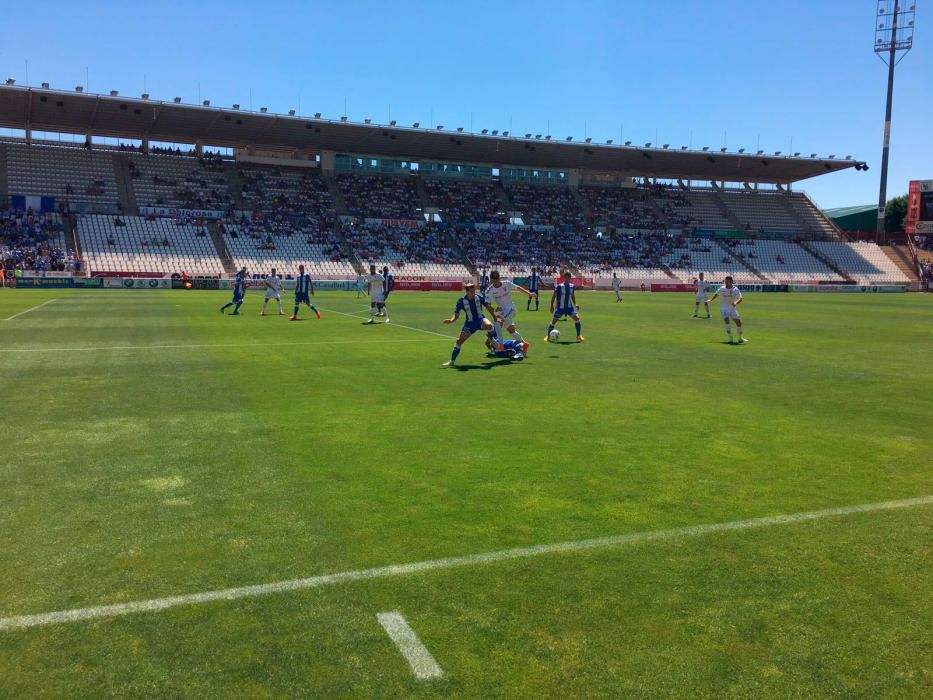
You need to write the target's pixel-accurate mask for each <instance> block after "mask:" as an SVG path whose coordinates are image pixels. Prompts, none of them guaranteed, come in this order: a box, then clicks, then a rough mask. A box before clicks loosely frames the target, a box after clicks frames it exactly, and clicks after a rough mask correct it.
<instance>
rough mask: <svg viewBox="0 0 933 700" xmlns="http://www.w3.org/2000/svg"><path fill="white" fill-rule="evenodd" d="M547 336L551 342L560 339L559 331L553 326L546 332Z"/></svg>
mask: <svg viewBox="0 0 933 700" xmlns="http://www.w3.org/2000/svg"><path fill="white" fill-rule="evenodd" d="M547 338H548V340H550V341H551V342H552V343H556V342H557V341H558V340H559V339H560V331H559V330H557V329H556V328H555V329H554V330H552V331H551V332H550V333H548V335H547Z"/></svg>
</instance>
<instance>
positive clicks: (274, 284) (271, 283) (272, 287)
mask: <svg viewBox="0 0 933 700" xmlns="http://www.w3.org/2000/svg"><path fill="white" fill-rule="evenodd" d="M262 286H263V287H265V289H266V298H265V299H263V300H262V313H261V314H259V315H260V316H265V315H266V305H267V304H268V303H269V300H270V299H275V300H276V302H278V304H279V316H284V315H285V312H284V311H282V297H280V296H279V292H280V291H281V289H282V278H281V277H279V276H278V275H277V274H275V268H274V267H273V268H272V274H271V275H269V276H268V277H266V278H265V279H264V280H263V281H262Z"/></svg>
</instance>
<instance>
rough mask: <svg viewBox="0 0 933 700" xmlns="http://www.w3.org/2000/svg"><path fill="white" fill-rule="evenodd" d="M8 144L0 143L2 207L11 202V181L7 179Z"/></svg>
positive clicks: (0, 199) (0, 196)
mask: <svg viewBox="0 0 933 700" xmlns="http://www.w3.org/2000/svg"><path fill="white" fill-rule="evenodd" d="M6 150H7V149H6V144H4V143H0V207H2V206H6V205H7V204H8V203H9V201H10V180H9V178H8V177H7V164H6V163H7V156H6Z"/></svg>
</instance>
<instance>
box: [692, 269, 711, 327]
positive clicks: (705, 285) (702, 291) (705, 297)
mask: <svg viewBox="0 0 933 700" xmlns="http://www.w3.org/2000/svg"><path fill="white" fill-rule="evenodd" d="M693 284H694V286H695V287H696V292H697V296H696V303H695V304H694V305H693V317H694V318H699V317H698V316H697V312H698V311H699V310H700V302H703V306H704V307H705V308H706V318H709V317H710V315H709V294H708V293H707V292H709V282H707V281H706V279H705V277H704V273H702V272H701V273H700V276H699V277H698V278H697V279H696V280H694V282H693Z"/></svg>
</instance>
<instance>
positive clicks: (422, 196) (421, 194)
mask: <svg viewBox="0 0 933 700" xmlns="http://www.w3.org/2000/svg"><path fill="white" fill-rule="evenodd" d="M415 194H416V195H418V199H417V200H416V204H417V205H418V206H419V207H421V211H422V212H423V211H424V210H425V208H426V207H431V206H433V204H432V203H431V196H430V195H429V194H428V191H427V190H426V189H425V187H424V178H423V177H421V173H418V175H417V176H416V177H415Z"/></svg>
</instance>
